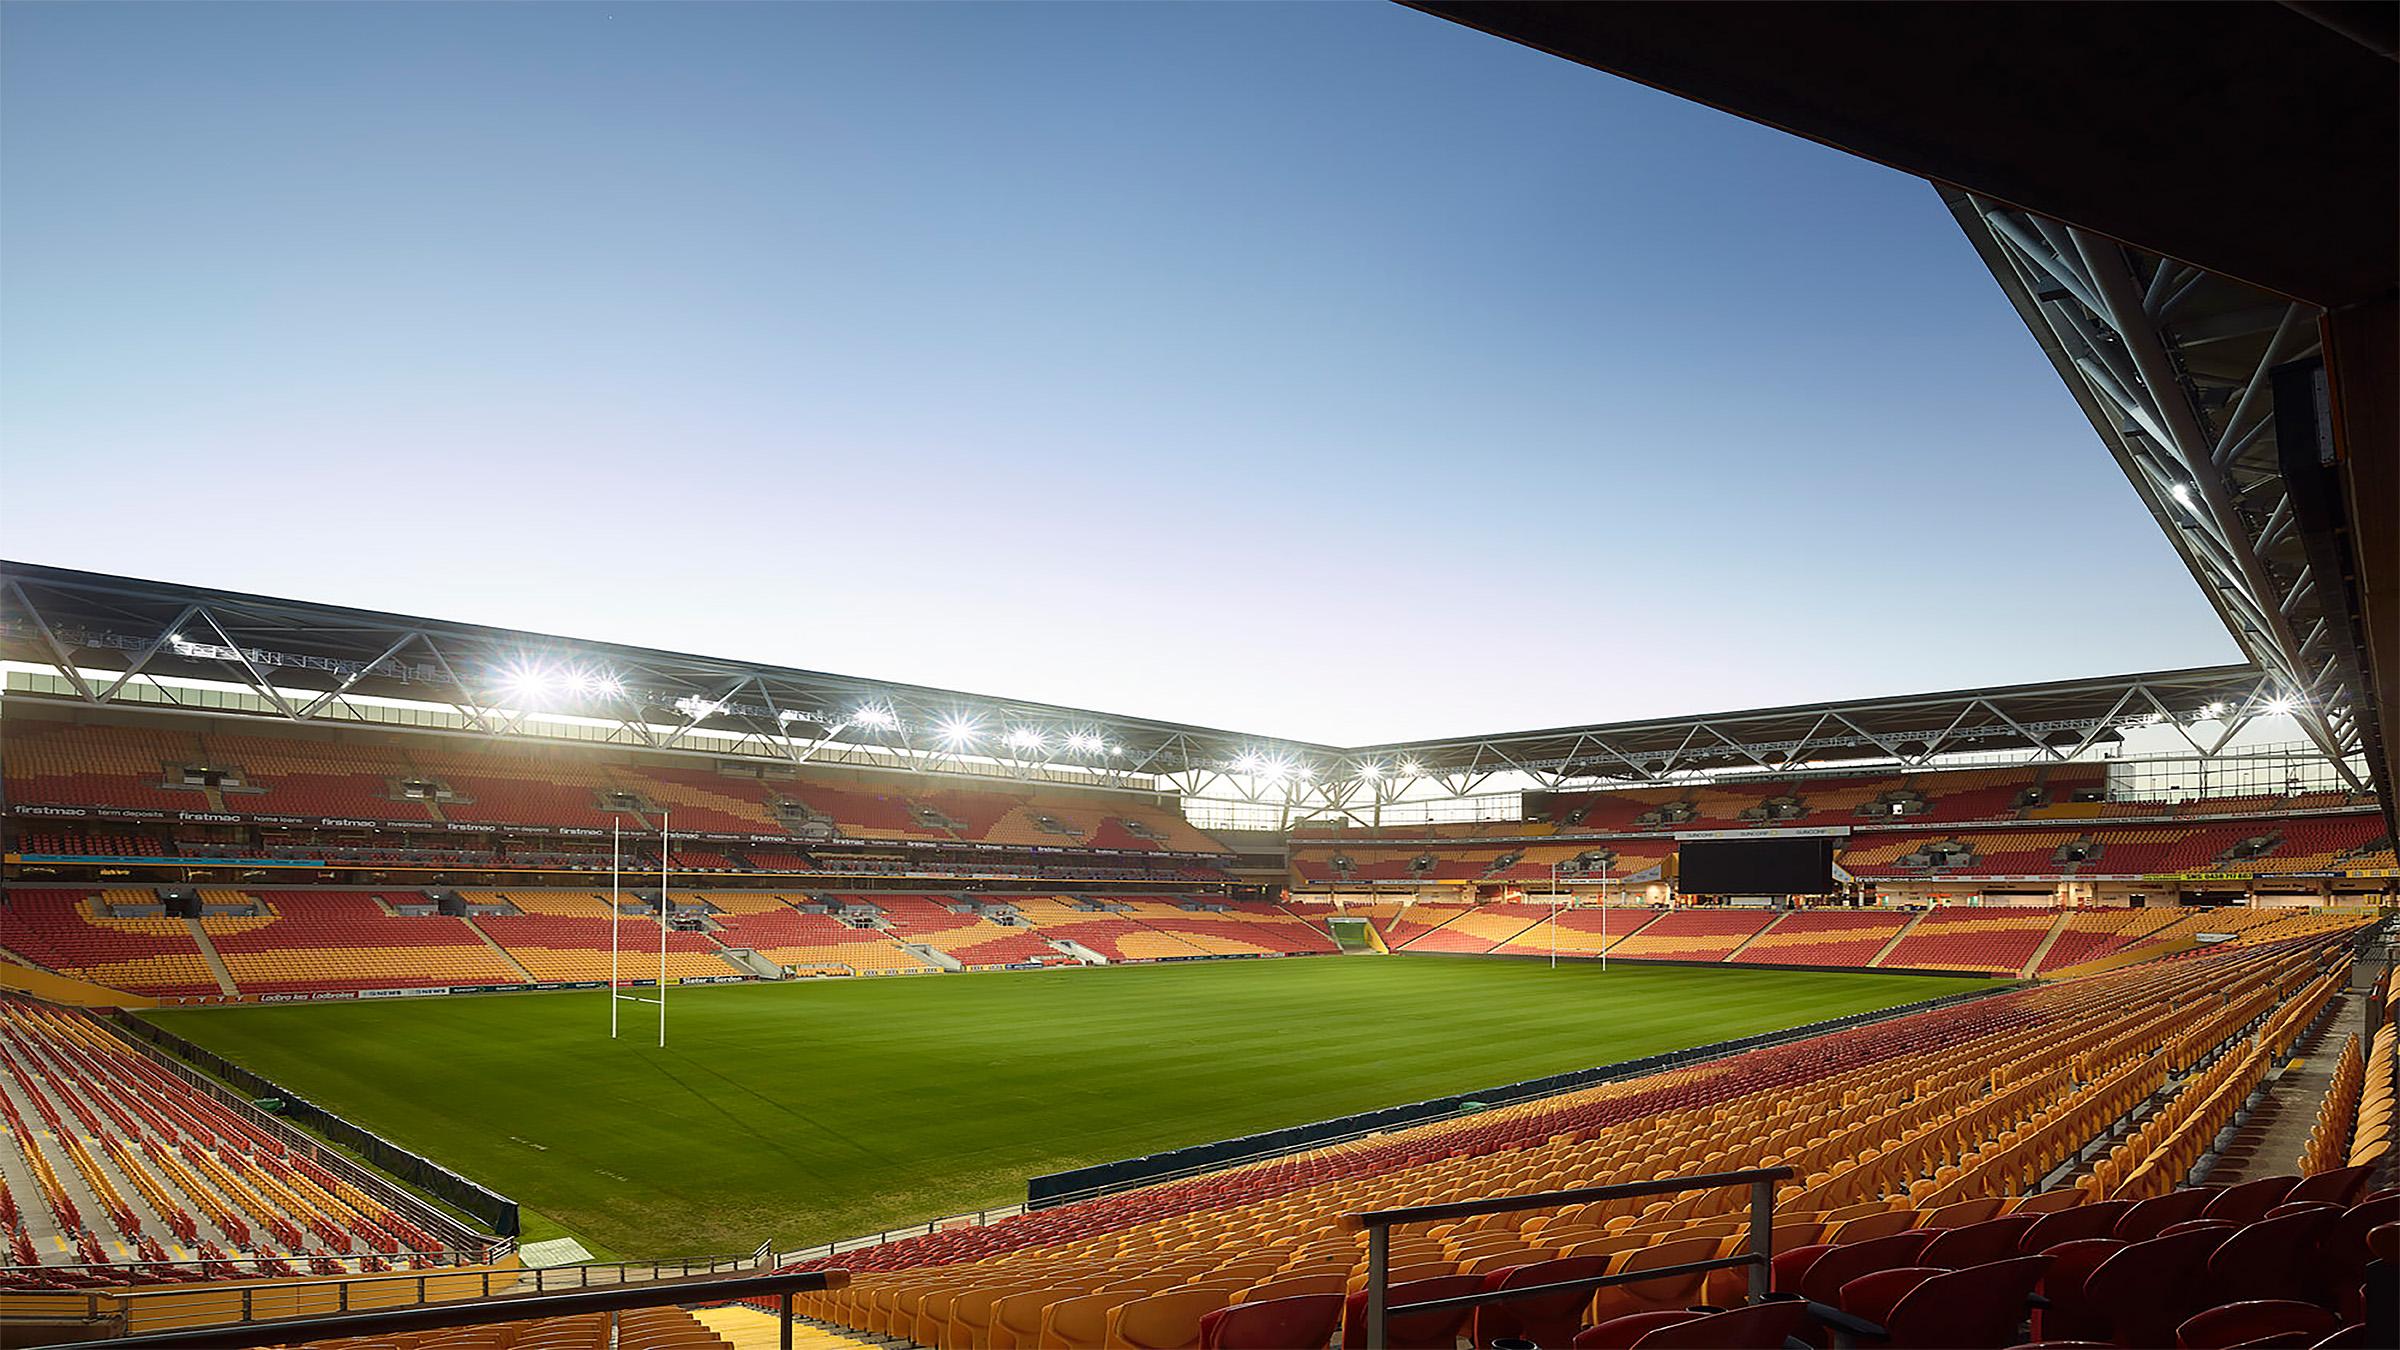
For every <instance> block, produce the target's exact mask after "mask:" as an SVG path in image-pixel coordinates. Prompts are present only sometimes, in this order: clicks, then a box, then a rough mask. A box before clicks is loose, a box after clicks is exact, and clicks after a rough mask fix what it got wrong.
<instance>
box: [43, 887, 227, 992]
mask: <svg viewBox="0 0 2400 1350" xmlns="http://www.w3.org/2000/svg"><path fill="white" fill-rule="evenodd" d="M101 909H102V901H101V897H100V894H99V893H98V892H94V891H88V890H74V891H63V890H31V889H16V888H11V889H9V890H8V891H6V892H5V893H0V946H6V947H7V948H8V949H9V950H11V951H14V952H16V953H17V954H18V955H20V956H22V957H24V958H26V959H27V960H29V961H31V962H33V963H35V964H36V965H41V966H47V967H48V968H50V969H52V970H55V971H57V972H59V973H60V974H62V975H72V976H74V977H75V978H77V979H81V980H90V981H92V982H93V983H95V984H103V985H107V986H109V987H110V988H112V989H124V990H128V991H130V992H133V993H137V994H158V995H169V996H178V995H206V996H214V995H219V994H223V993H228V992H231V991H229V990H227V989H225V988H224V987H223V986H222V985H221V984H219V983H218V981H217V979H216V977H215V975H214V974H212V973H211V972H210V970H209V968H208V960H207V958H206V957H205V956H203V955H202V954H201V952H200V948H199V945H198V943H197V942H196V941H195V940H194V938H193V936H192V934H191V932H190V931H189V930H188V929H187V928H186V927H185V926H184V924H183V923H182V921H181V920H173V921H167V920H148V921H143V920H133V919H119V918H113V917H109V916H107V915H105V914H103V913H102V912H101Z"/></svg>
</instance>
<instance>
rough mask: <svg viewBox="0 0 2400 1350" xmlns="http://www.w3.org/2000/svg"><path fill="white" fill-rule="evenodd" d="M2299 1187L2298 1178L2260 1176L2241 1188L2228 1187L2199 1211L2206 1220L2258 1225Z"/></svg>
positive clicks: (2244, 1183)
mask: <svg viewBox="0 0 2400 1350" xmlns="http://www.w3.org/2000/svg"><path fill="white" fill-rule="evenodd" d="M2299 1184H2300V1178H2298V1177H2260V1178H2259V1179H2258V1180H2256V1181H2245V1182H2243V1183H2241V1184H2240V1185H2238V1186H2228V1187H2226V1188H2225V1189H2223V1190H2221V1191H2219V1192H2217V1193H2216V1195H2215V1196H2214V1197H2212V1198H2211V1199H2210V1200H2209V1202H2208V1203H2207V1204H2206V1205H2203V1206H2202V1207H2201V1209H2200V1217H2201V1218H2203V1219H2231V1220H2233V1221H2234V1222H2235V1223H2255V1222H2257V1221H2258V1220H2260V1219H2263V1218H2265V1217H2266V1216H2267V1211H2268V1210H2270V1209H2273V1208H2275V1207H2276V1206H2277V1205H2280V1204H2282V1203H2283V1198H2284V1197H2285V1196H2287V1195H2289V1194H2291V1191H2292V1187H2294V1186H2297V1185H2299Z"/></svg>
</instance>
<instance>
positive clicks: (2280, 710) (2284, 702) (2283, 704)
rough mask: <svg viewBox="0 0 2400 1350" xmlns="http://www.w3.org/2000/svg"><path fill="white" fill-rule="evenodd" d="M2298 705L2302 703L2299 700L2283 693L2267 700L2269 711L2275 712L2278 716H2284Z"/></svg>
mask: <svg viewBox="0 0 2400 1350" xmlns="http://www.w3.org/2000/svg"><path fill="white" fill-rule="evenodd" d="M2298 706H2300V705H2299V702H2298V701H2297V700H2295V699H2293V698H2291V697H2289V696H2286V695H2281V694H2279V695H2277V696H2275V697H2274V698H2271V699H2268V700H2267V711H2268V712H2270V713H2273V714H2275V715H2276V716H2277V717H2281V716H2283V715H2284V714H2285V713H2288V712H2290V711H2291V710H2292V709H2294V708H2296V707H2298Z"/></svg>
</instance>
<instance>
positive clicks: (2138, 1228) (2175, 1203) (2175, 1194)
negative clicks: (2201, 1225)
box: [2109, 1186, 2216, 1242]
mask: <svg viewBox="0 0 2400 1350" xmlns="http://www.w3.org/2000/svg"><path fill="white" fill-rule="evenodd" d="M2215 1196H2216V1190H2215V1188H2213V1187H2208V1186H2186V1187H2184V1188H2183V1189H2182V1190H2177V1191H2169V1192H2167V1193H2166V1194H2165V1195H2154V1196H2151V1197H2150V1198H2149V1199H2147V1200H2137V1201H2135V1202H2134V1205H2133V1208H2131V1209H2129V1210H2127V1211H2125V1215H2124V1217H2123V1218H2121V1219H2119V1220H2117V1227H2116V1231H2115V1232H2112V1233H2110V1234H2109V1236H2110V1237H2113V1238H2115V1239H2117V1240H2118V1241H2120V1242H2148V1241H2149V1240H2150V1239H2152V1238H2154V1237H2157V1236H2158V1235H2159V1234H2161V1233H2163V1232H2165V1231H2167V1226H2168V1225H2169V1224H2177V1223H2181V1222H2183V1221H2184V1220H2185V1219H2197V1218H2199V1217H2200V1211H2201V1210H2202V1209H2203V1208H2205V1207H2206V1206H2207V1205H2208V1202H2209V1201H2210V1200H2211V1199H2213V1198H2215Z"/></svg>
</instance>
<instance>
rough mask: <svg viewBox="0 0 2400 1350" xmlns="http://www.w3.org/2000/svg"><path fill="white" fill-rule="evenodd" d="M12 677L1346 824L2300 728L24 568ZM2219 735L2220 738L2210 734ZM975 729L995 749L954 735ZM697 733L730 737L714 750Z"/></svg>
mask: <svg viewBox="0 0 2400 1350" xmlns="http://www.w3.org/2000/svg"><path fill="white" fill-rule="evenodd" d="M0 657H5V658H7V659H9V660H14V661H20V662H26V663H29V664H33V665H38V666H44V667H48V668H50V669H51V670H53V671H55V672H56V673H57V674H58V676H59V678H60V680H61V681H63V683H64V688H65V690H66V691H67V692H66V697H68V698H70V699H72V700H73V701H76V702H79V703H83V704H86V705H91V706H107V705H112V704H120V705H121V706H126V707H156V706H158V702H157V698H156V697H155V696H152V697H149V698H145V699H144V700H143V701H142V702H140V703H138V704H136V703H131V702H125V701H124V695H125V694H126V691H127V690H128V689H129V688H143V689H150V688H159V689H163V691H164V692H165V693H166V694H168V695H170V696H171V695H172V694H173V692H174V686H172V685H168V686H150V685H149V684H148V683H147V681H146V680H137V677H149V676H156V677H161V678H164V679H170V680H172V679H181V680H186V681H194V680H197V681H211V682H229V683H232V684H236V685H239V686H242V687H243V688H245V689H247V690H249V691H250V692H251V693H252V695H254V701H253V703H252V704H251V705H250V707H249V709H248V710H251V711H257V712H260V713H262V714H263V715H270V716H278V717H281V718H284V719H288V720H290V721H294V722H312V721H313V722H326V723H346V724H353V725H355V724H359V723H361V722H373V723H377V724H385V723H384V722H383V719H379V718H376V717H374V716H373V715H372V714H370V713H368V712H365V711H362V708H363V707H364V703H363V701H364V700H369V699H391V700H401V701H405V702H408V703H412V704H433V705H439V706H441V707H444V708H446V709H449V710H451V711H452V712H454V713H455V723H454V725H456V727H457V728H458V729H460V730H464V731H469V732H477V733H482V734H487V735H495V736H506V735H552V736H555V735H558V734H560V733H559V732H558V731H557V730H556V729H555V727H554V726H545V724H543V723H541V722H540V721H538V720H534V719H532V718H531V716H530V715H531V714H537V713H552V714H563V715H570V716H575V717H579V718H584V719H588V720H589V723H590V724H591V725H592V726H594V727H596V728H599V729H601V731H602V732H603V733H604V734H599V735H596V736H593V737H590V739H596V740H599V741H600V742H602V743H607V744H617V745H623V746H626V747H629V748H643V749H661V750H674V749H686V750H705V751H708V752H711V753H718V754H731V755H750V756H758V757H762V758H769V759H785V760H790V761H794V762H812V761H813V762H820V763H851V764H861V763H879V764H886V765H889V764H892V763H895V762H898V763H904V764H905V765H906V766H907V767H912V768H918V769H922V770H926V771H931V772H952V773H972V774H979V775H986V776H989V775H994V774H1002V775H1013V776H1020V777H1023V776H1032V775H1035V774H1041V775H1043V776H1050V777H1060V776H1064V777H1069V778H1075V779H1081V780H1084V781H1093V782H1101V783H1112V784H1117V785H1124V786H1136V787H1139V786H1145V785H1148V780H1150V779H1152V778H1164V779H1167V780H1169V781H1170V782H1171V783H1173V784H1174V786H1176V788H1177V789H1178V790H1180V791H1183V792H1187V793H1195V794H1197V793H1202V792H1204V791H1206V790H1207V789H1208V788H1209V787H1211V786H1216V787H1219V788H1220V789H1221V790H1229V791H1231V792H1233V793H1235V794H1236V795H1240V796H1247V797H1251V798H1252V799H1254V800H1262V801H1264V800H1275V799H1280V800H1283V801H1286V802H1292V801H1302V802H1305V803H1306V804H1309V805H1311V806H1326V805H1331V806H1336V807H1338V806H1340V805H1341V804H1342V803H1344V802H1346V801H1350V800H1356V799H1372V798H1378V797H1383V798H1388V796H1389V795H1390V794H1392V793H1393V792H1395V791H1397V790H1398V789H1399V787H1400V786H1401V785H1402V784H1404V783H1409V782H1420V781H1421V782H1430V783H1432V784H1434V785H1436V786H1437V787H1438V788H1440V789H1442V790H1445V791H1448V792H1450V793H1453V794H1455V795H1462V796H1463V795H1468V794H1471V793H1473V792H1475V791H1476V790H1478V788H1479V787H1480V786H1481V785H1484V784H1487V783H1489V782H1491V781H1492V780H1493V779H1495V778H1497V777H1500V776H1502V775H1508V774H1523V775H1526V776H1527V778H1528V779H1529V780H1530V781H1531V782H1533V783H1535V784H1538V785H1540V786H1544V787H1556V786H1560V785H1562V784H1565V783H1568V782H1574V781H1593V780H1607V781H1654V780H1658V779H1662V778H1667V777H1671V776H1674V775H1678V774H1690V773H1693V772H1697V771H1706V770H1718V769H1765V768H1776V769H1796V768H1801V767H1804V766H1806V765H1808V764H1810V763H1811V762H1812V761H1818V760H1826V761H1856V760H1861V759H1880V758H1889V759H1892V760H1897V761H1900V762H1904V763H1911V764H1921V763H1926V762H1929V761H1931V760H1933V759H1935V758H1936V757H1938V756H1944V755H1955V754H1960V753H1968V752H1997V751H2025V750H2033V751H2037V752H2038V753H2039V754H2041V755H2042V756H2044V757H2047V758H2050V759H2068V758H2072V757H2073V756H2075V755H2077V754H2079V753H2082V752H2084V751H2087V750H2090V749H2093V748H2094V747H2098V746H2102V745H2105V744H2107V743H2109V742H2111V741H2112V740H2113V739H2114V738H2115V737H2116V736H2117V735H2119V734H2121V733H2122V732H2123V731H2124V730H2126V729H2129V728H2133V727H2138V726H2151V725H2161V724H2169V723H2171V724H2173V725H2174V726H2176V727H2177V728H2179V729H2186V735H2187V737H2189V738H2190V740H2191V744H2192V748H2193V750H2194V751H2195V753H2199V754H2203V755H2208V754H2214V753H2216V752H2217V751H2219V750H2221V749H2223V748H2224V747H2225V746H2226V744H2227V743H2228V742H2230V741H2231V739H2232V737H2233V735H2234V733H2235V732H2236V731H2238V730H2239V729H2240V728H2241V727H2242V726H2243V725H2246V724H2247V723H2248V722H2249V721H2250V720H2251V719H2253V718H2255V717H2257V716H2259V715H2261V714H2264V713H2267V712H2270V711H2280V709H2276V708H2274V707H2273V706H2272V703H2273V700H2274V698H2275V697H2276V695H2275V690H2274V685H2273V682H2272V681H2270V680H2268V679H2266V678H2265V677H2263V676H2262V675H2261V674H2260V672H2259V671H2257V670H2256V669H2254V668H2252V667H2248V666H2217V667H2209V668H2205V669H2198V670H2177V671H2161V672H2153V673H2148V674H2140V675H2125V676H2114V677H2108V678H2100V679H2086V680H2061V681H2053V682H2049V683H2043V684H2031V685H2015V686H2006V687H1996V688H1989V689H1968V690H1957V691H1951V692H1945V693H1933V694H1912V695H1903V696H1899V697H1893V698H1879V699H1856V700H1849V701H1845V702H1839V703H1821V704H1799V705H1794V706H1790V707H1783V708H1763V709H1753V710H1749V711H1739V712H1726V713H1712V714H1707V715H1703V716H1698V717H1684V718H1657V719H1650V720H1645V721H1636V722H1620V723H1609V724H1595V725H1590V726H1580V727H1562V728H1551V729H1547V730H1539V731H1523V732H1509V733H1499V734H1493V735H1485V736H1469V737H1455V738H1449V739H1440V740H1424V741H1409V742H1394V743H1390V744H1385V745H1376V746H1363V747H1349V748H1345V747H1337V746H1331V745H1325V744H1321V743H1316V742H1307V741H1292V740H1285V739H1278V738H1273V737H1263V736H1251V735H1247V734H1244V733H1241V732H1235V731H1226V730H1221V729H1218V728H1214V727H1200V726H1190V725H1186V724H1182V723H1174V722H1162V721H1157V720H1154V719H1149V718H1142V717H1130V716H1124V715H1120V714H1115V713H1103V712H1095V711H1092V710H1089V709H1082V708H1067V707H1062V706H1059V705H1056V704H1048V703H1035V702H1029V701H1026V700H1022V699H1010V698H997V697H991V696H987V695H981V694H971V693H964V692H960V691H956V690H946V689H929V688H925V687H923V686H919V685H911V684H896V683H892V682H890V681H883V680H871V679H864V678H860V677H856V676H849V675H829V674H825V673H822V672H818V671H806V670H794V669H790V668H787V667H781V666H767V665H757V664H752V663H745V662H740V661H731V660H725V659H721V658H717V657H706V656H692V655H687V654H683V653H677V652H665V651H658V650H654V649H650V648H643V647H630V646H624V645H621V644H616V643H606V642H587V641H582V640H578V639H572V638H564V637H554V636H548V635H544V634H534V633H522V632H515V631H511V630H507V629H499V628H490V627H485V626H481V625H476V624H462V623H451V622H447V621H443V620H438V619H425V618H418V617H414V616H410V615H403V614H389V613H381V612H377V611H371V610H362V609H350V608H345V607H341V606H335V605H321V604H314V603H310V602H306V601H298V600H284V599H276V598H273V597H268V596H259V595H249V594H244V593H241V592H234V591H223V590H214V589H209V588H205V587H196V586H184V585H177V584H173V583H167V582H156V581H142V580H137V579H134V578H129V577H117V576H109V575H105V574H101V573H92V572H80V571H71V570H67V569H63V568H53V567H42V566H37V565H34V564H28V563H8V562H0ZM203 706H206V705H203ZM207 710H211V711H240V710H242V709H228V708H225V707H223V706H222V705H221V704H220V705H215V706H208V708H207ZM2199 721H2207V722H2209V723H2210V724H2211V725H2212V726H2214V727H2215V728H2216V730H2215V731H2214V732H2213V733H2212V734H2211V735H2210V736H2208V737H2205V738H2203V737H2199V736H2197V735H2194V734H2193V733H2192V732H2190V731H2189V730H2188V728H2189V727H2190V725H2191V724H2192V723H2194V722H2199ZM964 727H972V728H974V730H975V734H974V735H973V736H972V737H960V736H955V735H951V734H946V733H952V732H956V731H957V730H959V729H960V728H964ZM695 729H705V730H706V731H708V732H710V733H714V734H713V735H712V736H711V737H709V738H707V743H706V744H698V745H696V744H694V743H693V742H692V741H691V739H690V737H691V734H692V732H693V731H694V730H695ZM1037 736H1038V740H1037V739H1036V737H1037ZM727 737H730V738H733V739H732V740H731V741H728V740H726V739H723V738H727Z"/></svg>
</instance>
